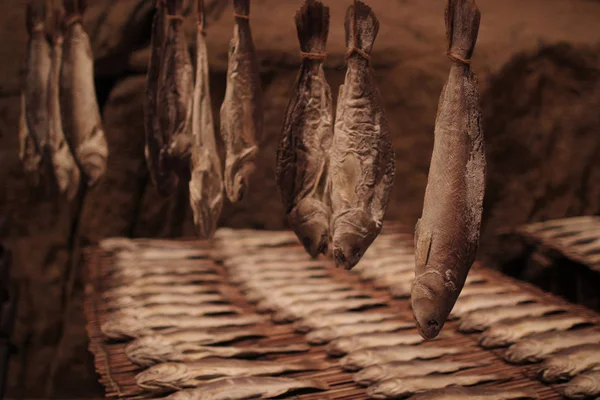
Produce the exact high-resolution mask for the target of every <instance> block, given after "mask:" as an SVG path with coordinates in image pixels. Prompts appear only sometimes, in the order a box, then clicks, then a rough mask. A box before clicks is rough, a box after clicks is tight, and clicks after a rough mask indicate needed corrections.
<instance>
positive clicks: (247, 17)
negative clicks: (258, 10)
mask: <svg viewBox="0 0 600 400" xmlns="http://www.w3.org/2000/svg"><path fill="white" fill-rule="evenodd" d="M233 17H234V18H239V19H245V20H246V21H249V20H250V16H249V15H244V14H238V13H236V12H234V13H233Z"/></svg>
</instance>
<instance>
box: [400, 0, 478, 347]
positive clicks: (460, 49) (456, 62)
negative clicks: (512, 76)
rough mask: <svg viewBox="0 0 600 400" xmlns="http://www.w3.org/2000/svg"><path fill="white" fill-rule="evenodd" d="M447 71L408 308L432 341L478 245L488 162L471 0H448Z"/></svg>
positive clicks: (474, 9) (475, 15) (475, 12)
mask: <svg viewBox="0 0 600 400" xmlns="http://www.w3.org/2000/svg"><path fill="white" fill-rule="evenodd" d="M445 17H446V35H447V39H448V57H449V58H450V60H452V66H451V67H450V72H449V75H448V80H447V82H446V84H445V85H444V88H443V90H442V94H441V96H440V102H439V105H438V113H437V117H436V121H435V134H434V136H435V138H434V146H433V153H432V156H431V165H430V168H429V178H428V180H427V188H426V190H425V199H424V202H423V213H422V215H421V218H420V219H419V220H418V221H417V224H416V226H415V261H416V262H415V281H414V284H413V289H412V294H411V302H412V309H413V314H414V317H415V321H416V323H417V327H418V329H419V332H420V333H421V334H422V335H424V336H425V337H426V338H428V339H431V338H434V337H436V336H437V335H438V334H439V332H440V330H441V329H442V327H443V326H444V324H445V322H446V319H447V318H448V315H449V314H450V311H451V310H452V308H453V307H454V304H455V303H456V300H457V299H458V296H459V294H460V291H461V290H462V288H463V286H464V284H465V279H466V278H467V274H468V273H469V270H470V269H471V265H472V264H473V262H474V261H475V255H476V253H477V248H478V245H479V234H480V232H479V231H480V228H481V215H482V211H483V195H484V191H485V175H486V161H485V150H484V141H483V131H482V126H481V107H480V105H479V90H478V87H477V86H478V82H477V78H476V76H475V74H474V73H473V72H472V71H471V69H470V65H469V64H470V59H471V56H472V55H473V51H474V49H475V43H476V42H477V35H478V33H479V21H480V13H479V9H478V8H477V5H476V4H475V1H474V0H448V3H447V8H446V15H445Z"/></svg>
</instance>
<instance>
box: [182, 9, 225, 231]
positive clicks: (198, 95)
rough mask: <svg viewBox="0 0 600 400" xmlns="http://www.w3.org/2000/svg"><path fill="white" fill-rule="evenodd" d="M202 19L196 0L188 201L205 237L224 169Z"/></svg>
mask: <svg viewBox="0 0 600 400" xmlns="http://www.w3.org/2000/svg"><path fill="white" fill-rule="evenodd" d="M204 21H205V15H204V0H198V21H197V28H196V87H195V88H194V108H193V111H192V140H193V145H192V176H191V179H190V204H191V205H192V211H193V213H194V224H195V225H196V229H197V231H198V235H199V236H200V237H201V238H203V239H208V238H210V237H211V236H212V235H213V234H214V232H215V230H216V229H217V222H218V220H219V216H220V215H221V209H222V207H223V173H222V171H221V159H220V158H219V154H218V153H217V143H216V142H215V126H214V123H213V115H212V106H211V101H210V86H209V80H210V77H209V76H208V54H207V50H206V42H205V40H204Z"/></svg>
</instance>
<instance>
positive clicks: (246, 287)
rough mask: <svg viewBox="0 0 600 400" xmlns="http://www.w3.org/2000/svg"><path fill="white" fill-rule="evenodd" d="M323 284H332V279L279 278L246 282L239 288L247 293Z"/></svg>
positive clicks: (308, 277) (309, 277)
mask: <svg viewBox="0 0 600 400" xmlns="http://www.w3.org/2000/svg"><path fill="white" fill-rule="evenodd" d="M325 282H333V279H332V278H331V277H330V276H326V277H312V276H307V277H299V278H297V279H291V278H279V279H272V280H270V281H267V282H262V281H260V280H259V281H254V280H252V281H246V282H243V283H242V284H241V285H240V286H241V288H242V291H244V292H247V291H250V292H251V291H254V290H260V289H264V288H269V289H272V288H284V287H290V286H292V285H294V284H299V285H317V284H321V283H325Z"/></svg>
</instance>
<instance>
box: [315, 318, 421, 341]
mask: <svg viewBox="0 0 600 400" xmlns="http://www.w3.org/2000/svg"><path fill="white" fill-rule="evenodd" d="M413 327H414V323H413V322H412V321H411V322H406V321H383V322H359V323H356V324H349V325H338V326H330V327H325V328H321V329H317V330H315V331H312V332H311V333H309V334H308V335H306V340H307V341H308V343H310V344H325V343H329V342H331V341H332V340H335V339H338V338H340V337H344V336H354V335H360V334H363V333H378V332H395V331H399V330H401V329H410V328H413Z"/></svg>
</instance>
